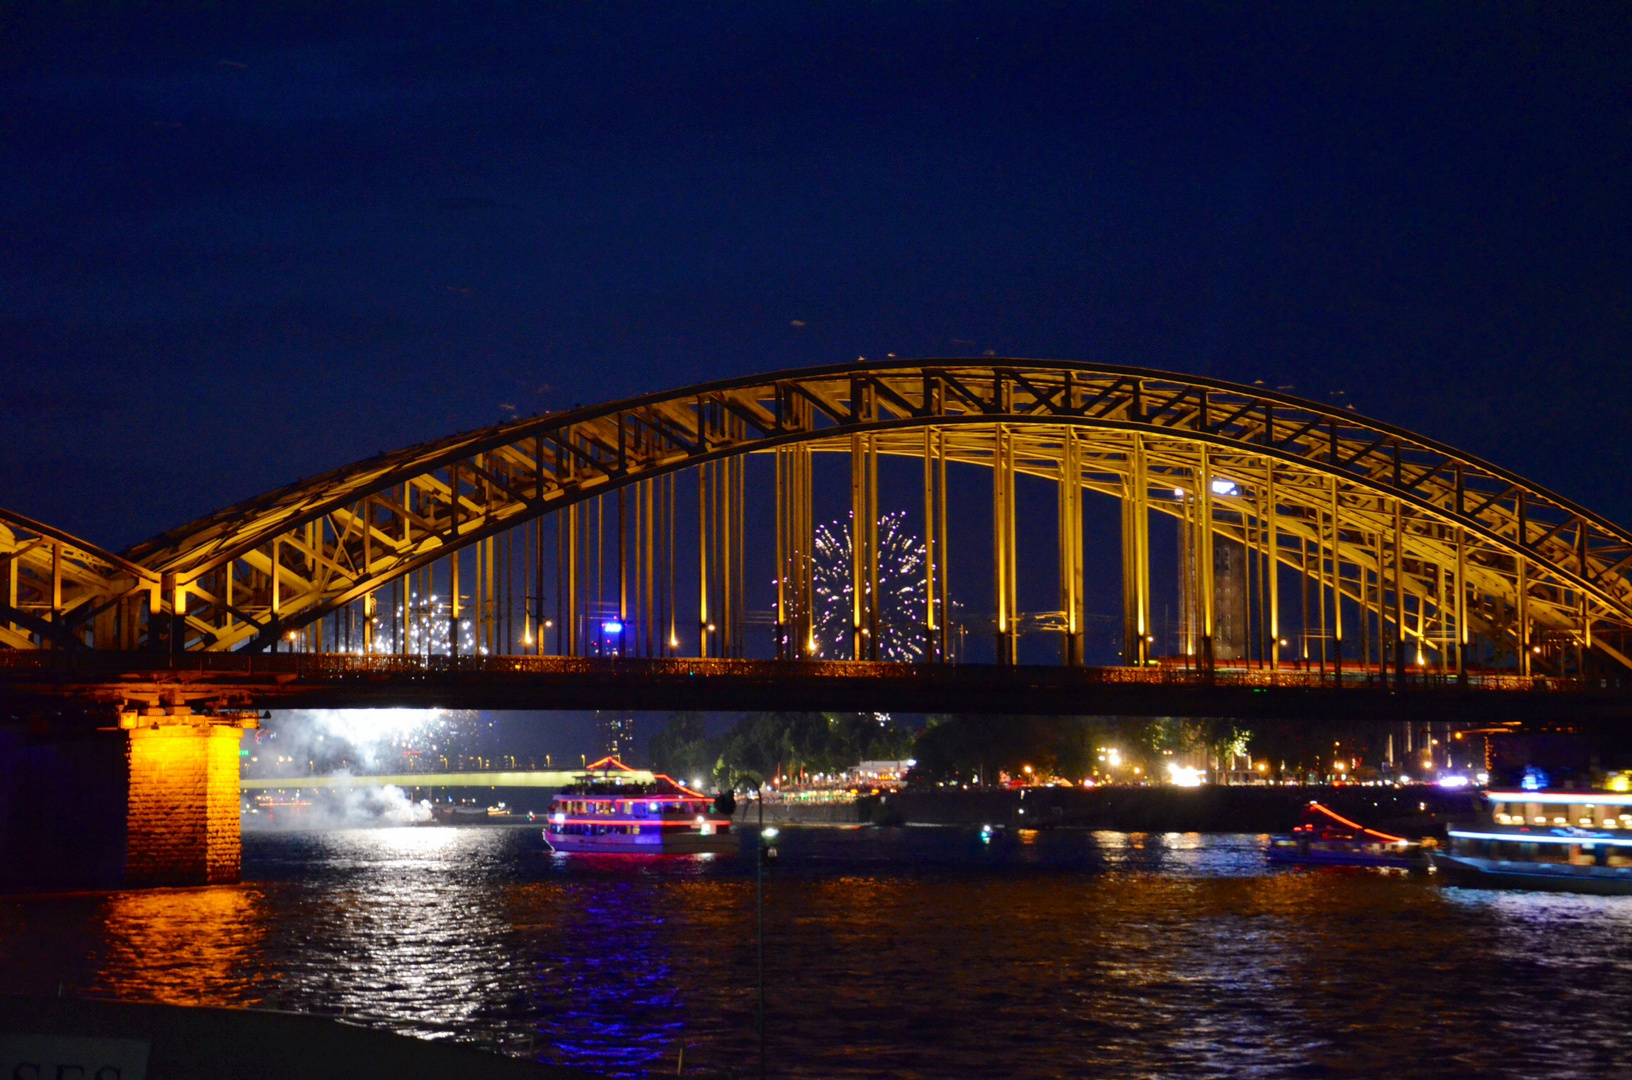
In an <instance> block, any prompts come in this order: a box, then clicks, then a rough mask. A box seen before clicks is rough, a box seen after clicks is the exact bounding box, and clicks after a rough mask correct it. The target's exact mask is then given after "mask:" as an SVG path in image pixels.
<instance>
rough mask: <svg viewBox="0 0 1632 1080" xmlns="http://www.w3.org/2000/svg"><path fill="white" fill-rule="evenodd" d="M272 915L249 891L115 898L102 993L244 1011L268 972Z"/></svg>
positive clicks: (96, 986) (98, 987) (98, 985)
mask: <svg viewBox="0 0 1632 1080" xmlns="http://www.w3.org/2000/svg"><path fill="white" fill-rule="evenodd" d="M267 917H268V913H267V910H266V898H265V896H264V895H263V894H262V892H261V890H260V889H259V888H257V887H255V886H249V885H218V886H211V887H208V888H201V889H156V890H150V891H130V892H118V893H113V894H111V895H110V896H109V897H108V898H107V902H106V904H105V905H104V908H103V924H104V935H105V936H104V939H103V940H104V942H105V951H104V952H103V954H102V963H101V965H100V966H99V969H98V971H97V973H96V976H95V980H94V982H93V983H92V990H93V992H95V993H101V994H108V995H110V996H115V997H122V998H127V999H140V1000H148V1001H163V1002H171V1003H176V1004H189V1005H242V1004H243V1003H244V1000H245V998H246V997H247V996H255V995H254V994H253V991H254V990H255V988H256V986H257V984H259V983H261V982H263V981H264V980H265V979H266V973H265V972H264V971H261V970H257V968H258V967H259V966H261V965H260V947H261V943H262V941H263V939H264V938H265V936H266V930H265V926H266V923H267Z"/></svg>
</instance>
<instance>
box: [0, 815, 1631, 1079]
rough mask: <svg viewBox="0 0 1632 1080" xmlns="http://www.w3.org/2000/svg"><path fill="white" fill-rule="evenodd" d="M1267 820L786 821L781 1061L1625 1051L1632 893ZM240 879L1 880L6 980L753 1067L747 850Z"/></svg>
mask: <svg viewBox="0 0 1632 1080" xmlns="http://www.w3.org/2000/svg"><path fill="white" fill-rule="evenodd" d="M1261 842H1262V840H1261V838H1259V837H1255V836H1246V835H1238V836H1200V835H1195V834H1168V835H1139V834H1125V833H1106V832H1072V831H1068V830H1054V831H1048V832H1040V833H1033V832H1018V833H1012V834H1007V833H1000V834H999V835H998V836H997V837H996V839H995V840H994V841H992V842H991V843H983V842H982V841H981V839H980V837H979V836H978V835H977V834H973V833H970V832H966V831H963V830H955V829H866V830H841V829H817V828H809V829H799V828H793V829H785V830H784V831H783V833H782V834H781V836H780V837H778V839H777V844H778V847H779V851H780V855H781V858H780V859H779V861H778V863H777V864H776V865H775V867H774V868H773V869H772V870H771V872H770V874H769V875H768V882H767V889H766V909H765V938H766V950H767V959H766V983H767V1001H768V1015H769V1021H768V1024H767V1054H768V1067H767V1073H768V1075H771V1076H779V1077H851V1078H860V1077H926V1078H943V1077H949V1078H962V1077H969V1078H973V1077H996V1076H1004V1077H1173V1076H1187V1077H1188V1076H1242V1077H1283V1076H1284V1077H1326V1076H1356V1077H1372V1076H1384V1075H1389V1076H1397V1077H1399V1076H1406V1077H1410V1076H1456V1077H1462V1076H1470V1075H1481V1076H1504V1077H1506V1076H1511V1077H1535V1076H1543V1075H1546V1076H1581V1077H1587V1076H1593V1077H1597V1076H1603V1077H1608V1076H1625V1075H1626V1074H1627V1073H1628V1070H1629V1069H1632V1032H1629V1028H1628V1023H1629V1018H1632V898H1600V897H1586V896H1562V895H1561V896H1553V895H1543V894H1524V893H1506V894H1503V893H1493V892H1478V891H1469V890H1461V889H1453V888H1445V887H1442V886H1440V885H1437V884H1435V883H1434V882H1433V881H1432V880H1431V879H1427V878H1412V877H1407V876H1405V875H1402V874H1398V873H1385V872H1375V871H1342V870H1316V871H1309V870H1272V869H1268V868H1266V866H1265V865H1264V862H1263V857H1262V855H1261V852H1260V844H1261ZM244 878H245V881H244V883H243V884H241V885H237V886H231V887H219V888H206V889H184V890H159V891H149V892H115V893H97V894H74V895H67V896H49V897H44V896H31V897H18V896H13V897H4V898H0V981H3V985H4V986H5V988H6V989H7V990H15V991H22V992H35V993H50V994H54V993H57V992H58V990H59V988H60V989H61V991H62V992H63V993H68V994H78V993H84V994H94V995H105V996H117V997H123V998H130V999H145V1000H158V1001H169V1002H184V1003H194V1002H197V1003H204V1004H216V1005H245V1006H260V1007H276V1008H282V1009H290V1010H297V1011H302V1012H312V1013H321V1014H329V1015H337V1014H341V1013H344V1014H345V1015H346V1016H347V1017H348V1018H350V1019H352V1020H354V1021H356V1022H360V1023H365V1024H370V1025H374V1026H378V1027H381V1028H384V1029H388V1030H392V1031H397V1032H403V1033H407V1034H413V1035H418V1036H423V1037H430V1038H450V1039H459V1040H464V1041H469V1042H477V1043H482V1044H485V1045H488V1046H490V1047H492V1048H494V1049H499V1050H503V1051H505V1052H508V1053H515V1054H528V1053H531V1054H533V1055H534V1056H537V1057H538V1058H540V1059H542V1060H547V1061H553V1062H559V1063H562V1064H571V1065H575V1066H580V1067H584V1068H586V1069H589V1070H593V1071H598V1072H602V1073H606V1074H610V1075H619V1076H645V1075H654V1076H655V1075H673V1074H674V1072H675V1070H676V1067H677V1065H678V1064H679V1062H678V1056H679V1054H680V1052H681V1050H682V1048H684V1053H685V1070H686V1074H688V1075H692V1074H696V1075H709V1074H711V1073H712V1074H713V1075H729V1070H731V1069H733V1068H735V1069H738V1070H741V1071H742V1072H743V1074H744V1075H751V1074H752V1071H753V1068H754V1066H755V1061H756V1057H755V1055H756V1050H755V1047H756V1043H755V1038H754V1032H753V1014H754V1001H755V992H754V986H755V969H754V910H755V909H754V882H753V862H752V860H751V859H748V858H734V859H697V858H681V857H672V858H663V859H655V860H639V859H632V858H627V857H624V858H594V857H586V856H572V857H564V856H552V855H550V854H549V853H548V852H547V851H546V850H545V848H544V846H543V844H542V841H541V839H540V835H539V832H538V831H537V830H536V829H533V828H505V827H467V828H434V827H420V828H397V829H368V830H354V831H335V832H313V833H287V834H268V833H249V834H246V836H245V838H244Z"/></svg>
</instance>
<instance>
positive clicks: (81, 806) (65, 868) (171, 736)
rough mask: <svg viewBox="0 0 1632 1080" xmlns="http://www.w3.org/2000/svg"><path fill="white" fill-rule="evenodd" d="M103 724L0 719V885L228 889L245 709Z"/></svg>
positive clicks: (176, 711) (147, 713)
mask: <svg viewBox="0 0 1632 1080" xmlns="http://www.w3.org/2000/svg"><path fill="white" fill-rule="evenodd" d="M109 718H110V717H109V715H108V714H106V713H103V714H101V715H100V717H96V718H94V719H93V718H89V717H86V716H85V715H84V714H81V715H79V716H66V715H56V716H42V715H35V716H31V717H28V718H26V719H23V720H21V721H20V722H18V721H14V722H11V723H0V888H8V889H18V888H22V889H39V888H48V889H49V888H117V887H121V886H125V887H151V886H187V885H216V884H228V883H231V882H236V881H237V880H238V875H239V867H240V861H241V854H242V843H241V839H240V834H239V765H238V763H239V751H238V744H239V741H240V739H241V737H242V735H243V732H244V729H246V728H252V727H254V726H256V720H255V719H254V714H222V715H205V714H201V713H195V712H193V711H192V710H191V709H190V708H188V707H187V706H184V705H183V706H170V707H153V708H143V709H136V710H133V711H127V712H123V713H119V714H117V724H116V725H110V724H108V723H107V722H106V721H107V720H108V719H109ZM88 721H89V722H88Z"/></svg>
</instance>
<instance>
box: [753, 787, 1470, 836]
mask: <svg viewBox="0 0 1632 1080" xmlns="http://www.w3.org/2000/svg"><path fill="white" fill-rule="evenodd" d="M1474 798H1475V796H1474V795H1473V794H1472V793H1469V792H1465V791H1445V790H1443V789H1440V788H1437V787H1427V786H1418V787H1406V788H1392V787H1359V786H1355V785H1345V786H1342V787H1317V786H1308V787H1253V786H1240V787H1226V786H1221V785H1207V786H1205V787H1196V788H1180V787H1120V786H1111V785H1106V786H1101V787H1094V788H1064V787H1040V788H1023V789H1020V790H1017V791H962V790H959V791H948V790H934V791H907V792H901V793H899V794H895V795H873V796H866V797H863V798H860V799H857V800H856V801H855V802H853V803H828V804H819V805H808V804H805V805H801V804H798V803H768V804H767V805H766V807H765V820H766V821H767V822H776V823H778V824H805V825H813V824H874V825H965V826H980V825H1006V826H1008V827H1010V828H1036V829H1047V828H1083V829H1112V830H1115V831H1118V832H1263V833H1272V832H1287V831H1288V830H1290V829H1291V828H1292V826H1293V825H1296V824H1297V822H1298V817H1299V815H1300V814H1302V812H1303V808H1304V807H1305V806H1306V805H1307V804H1308V803H1309V802H1310V800H1315V801H1318V802H1320V803H1323V804H1324V805H1326V806H1328V807H1330V808H1331V809H1333V810H1335V811H1336V812H1338V813H1339V814H1342V815H1344V816H1345V817H1348V818H1350V819H1352V820H1354V821H1358V822H1359V823H1361V824H1362V825H1367V826H1370V827H1372V828H1376V829H1381V830H1383V831H1385V832H1393V833H1398V834H1399V835H1401V836H1410V837H1418V836H1443V835H1444V831H1445V824H1446V821H1447V820H1449V819H1454V818H1457V817H1463V816H1466V815H1468V814H1470V813H1472V812H1473V803H1474ZM757 814H758V808H757V807H756V806H755V805H754V803H753V802H752V801H751V800H747V799H744V800H740V801H739V802H738V804H737V815H738V818H739V820H742V821H744V822H748V823H752V822H753V821H755V820H757V817H756V815H757Z"/></svg>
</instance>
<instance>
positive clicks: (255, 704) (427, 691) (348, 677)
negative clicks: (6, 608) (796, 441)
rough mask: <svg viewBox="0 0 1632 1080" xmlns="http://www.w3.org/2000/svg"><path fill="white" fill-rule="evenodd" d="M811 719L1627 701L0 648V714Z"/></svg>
mask: <svg viewBox="0 0 1632 1080" xmlns="http://www.w3.org/2000/svg"><path fill="white" fill-rule="evenodd" d="M70 702H81V703H83V702H93V703H98V704H101V705H104V706H112V705H120V704H127V705H157V704H177V705H179V704H192V705H195V706H212V707H238V708H257V709H259V708H385V707H445V708H477V709H540V710H553V709H630V710H656V711H670V710H710V711H753V710H781V711H793V710H809V711H857V712H874V711H877V712H908V713H964V714H981V713H987V714H991V713H1029V714H1037V715H1123V716H1191V717H1204V716H1213V717H1229V718H1235V719H1242V720H1252V719H1371V720H1379V721H1383V720H1410V719H1425V720H1426V719H1432V720H1458V721H1474V722H1480V723H1510V722H1527V723H1538V722H1540V723H1563V724H1579V723H1598V722H1606V721H1613V722H1625V721H1632V694H1629V693H1627V692H1626V691H1625V690H1617V689H1597V688H1585V687H1582V686H1580V685H1579V684H1577V683H1573V682H1569V681H1565V680H1557V679H1546V678H1519V677H1516V676H1510V675H1470V676H1469V678H1468V679H1467V680H1466V681H1465V682H1461V683H1459V682H1458V681H1457V680H1456V679H1455V678H1454V677H1452V678H1444V677H1440V676H1435V675H1428V674H1408V675H1407V677H1406V679H1405V680H1404V684H1403V685H1399V686H1396V685H1393V683H1392V681H1391V682H1390V684H1389V685H1382V683H1381V680H1380V679H1379V678H1378V677H1377V676H1376V675H1375V674H1374V673H1372V672H1366V671H1352V670H1351V671H1345V672H1344V673H1343V675H1342V676H1341V678H1339V677H1338V676H1337V675H1336V674H1335V673H1333V672H1331V671H1327V672H1324V673H1322V672H1317V671H1299V670H1294V669H1291V668H1283V669H1282V670H1278V671H1272V670H1264V669H1260V668H1236V669H1230V668H1226V669H1220V670H1217V671H1214V672H1212V673H1206V672H1202V671H1198V670H1187V669H1184V668H1179V667H1168V666H1164V667H1150V668H1145V669H1138V668H1125V667H1110V668H1071V667H1055V666H1029V665H1014V666H992V665H973V664H971V665H940V664H892V663H866V662H854V661H778V660H719V659H709V660H698V659H682V658H661V659H641V658H633V657H625V658H584V657H558V656H542V657H540V656H474V657H450V656H429V657H426V656H409V657H403V656H365V655H356V654H318V653H292V654H291V653H282V654H272V655H267V654H248V653H204V654H197V653H194V654H185V655H180V656H175V657H162V656H161V657H154V656H152V655H151V654H141V653H111V654H110V653H77V654H76V653H68V652H22V651H17V652H0V707H4V708H6V709H8V710H10V711H13V712H18V711H26V710H27V709H29V708H61V707H62V706H63V705H64V704H67V703H70Z"/></svg>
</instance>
